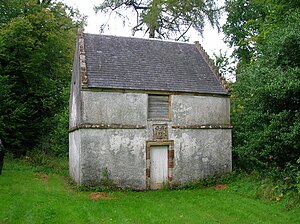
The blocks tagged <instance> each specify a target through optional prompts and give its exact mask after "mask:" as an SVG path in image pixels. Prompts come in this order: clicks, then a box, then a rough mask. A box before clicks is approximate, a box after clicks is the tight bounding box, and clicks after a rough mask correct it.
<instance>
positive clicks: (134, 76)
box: [69, 33, 231, 189]
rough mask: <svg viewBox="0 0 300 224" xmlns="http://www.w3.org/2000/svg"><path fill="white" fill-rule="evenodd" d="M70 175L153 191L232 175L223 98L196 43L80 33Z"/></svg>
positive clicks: (223, 91)
mask: <svg viewBox="0 0 300 224" xmlns="http://www.w3.org/2000/svg"><path fill="white" fill-rule="evenodd" d="M69 157H70V175H71V177H72V178H73V179H74V180H75V181H76V182H77V183H79V184H83V185H97V184H99V183H100V181H101V180H103V179H106V178H109V179H110V180H111V181H113V182H114V184H116V185H117V186H119V187H124V188H125V187H130V188H134V189H157V188H160V187H161V186H163V185H164V184H166V185H182V184H185V183H187V182H189V181H193V180H198V179H200V178H205V177H208V176H212V175H221V174H224V173H226V172H230V171H231V126H230V99H229V95H228V92H227V90H226V88H224V86H223V85H222V83H221V79H220V77H219V75H218V72H217V71H216V69H215V68H214V67H213V65H212V63H211V61H210V59H209V58H208V56H207V54H206V53H205V52H204V50H203V49H202V47H201V46H200V45H199V43H196V44H190V43H180V42H170V41H161V40H149V39H138V38H128V37H116V36H105V35H94V34H86V33H84V34H83V33H81V34H79V35H78V40H77V48H76V53H75V57H74V67H73V77H72V83H71V96H70V127H69Z"/></svg>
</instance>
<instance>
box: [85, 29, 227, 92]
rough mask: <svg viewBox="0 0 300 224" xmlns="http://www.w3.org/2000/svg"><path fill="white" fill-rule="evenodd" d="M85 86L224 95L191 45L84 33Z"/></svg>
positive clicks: (221, 88) (196, 50)
mask: <svg viewBox="0 0 300 224" xmlns="http://www.w3.org/2000/svg"><path fill="white" fill-rule="evenodd" d="M84 49H85V57H86V69H87V79H88V87H94V88H109V89H111V88H113V89H133V90H159V91H171V92H191V93H216V94H227V91H226V90H225V89H224V88H223V86H222V85H221V83H220V81H219V80H218V78H217V76H216V75H215V74H214V73H213V72H212V70H211V69H210V67H209V66H208V64H207V63H206V62H205V60H204V59H203V57H202V56H201V54H200V52H199V50H198V49H197V48H196V46H195V45H194V44H190V43H182V42H170V41H161V40H153V39H151V40H150V39H139V38H131V37H117V36H106V35H96V34H86V33H85V34H84Z"/></svg>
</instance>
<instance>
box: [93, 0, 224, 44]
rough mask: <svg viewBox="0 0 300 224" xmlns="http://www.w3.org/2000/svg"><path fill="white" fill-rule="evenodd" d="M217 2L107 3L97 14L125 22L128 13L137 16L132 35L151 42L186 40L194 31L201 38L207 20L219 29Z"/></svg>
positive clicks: (129, 0)
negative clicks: (140, 34)
mask: <svg viewBox="0 0 300 224" xmlns="http://www.w3.org/2000/svg"><path fill="white" fill-rule="evenodd" d="M215 2H216V1H214V0H193V1H190V0H176V1H175V0H151V1H148V0H147V1H146V0H104V1H103V3H101V4H100V5H99V6H96V7H95V10H96V12H98V11H101V12H105V13H108V12H115V13H116V14H117V15H120V16H121V17H123V18H124V19H125V18H126V13H125V11H126V10H129V9H131V10H130V12H131V13H132V12H133V11H134V12H135V13H136V18H137V23H136V26H135V27H133V30H132V31H133V33H135V32H137V31H143V32H144V33H147V32H148V33H149V37H150V38H154V37H157V38H162V39H170V38H171V37H173V36H176V38H175V39H176V40H187V37H186V33H187V31H188V30H189V29H190V28H191V27H193V28H194V29H195V30H197V31H198V32H199V33H201V34H202V32H203V28H204V25H205V20H208V21H209V23H210V24H211V25H212V26H217V27H218V26H219V23H218V18H219V15H220V11H219V9H218V8H217V5H216V3H215Z"/></svg>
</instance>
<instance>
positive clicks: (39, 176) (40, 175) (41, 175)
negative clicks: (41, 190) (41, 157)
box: [32, 173, 49, 182]
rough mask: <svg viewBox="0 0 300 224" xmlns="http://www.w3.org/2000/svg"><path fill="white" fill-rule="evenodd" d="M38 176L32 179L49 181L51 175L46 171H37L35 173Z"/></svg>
mask: <svg viewBox="0 0 300 224" xmlns="http://www.w3.org/2000/svg"><path fill="white" fill-rule="evenodd" d="M34 175H35V176H36V177H35V178H32V180H39V181H43V182H48V181H49V176H48V175H47V174H45V173H35V174H34Z"/></svg>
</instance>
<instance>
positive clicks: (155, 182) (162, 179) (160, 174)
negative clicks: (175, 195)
mask: <svg viewBox="0 0 300 224" xmlns="http://www.w3.org/2000/svg"><path fill="white" fill-rule="evenodd" d="M167 181H168V146H165V145H163V146H151V147H150V188H151V189H159V188H161V187H163V185H164V184H167Z"/></svg>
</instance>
